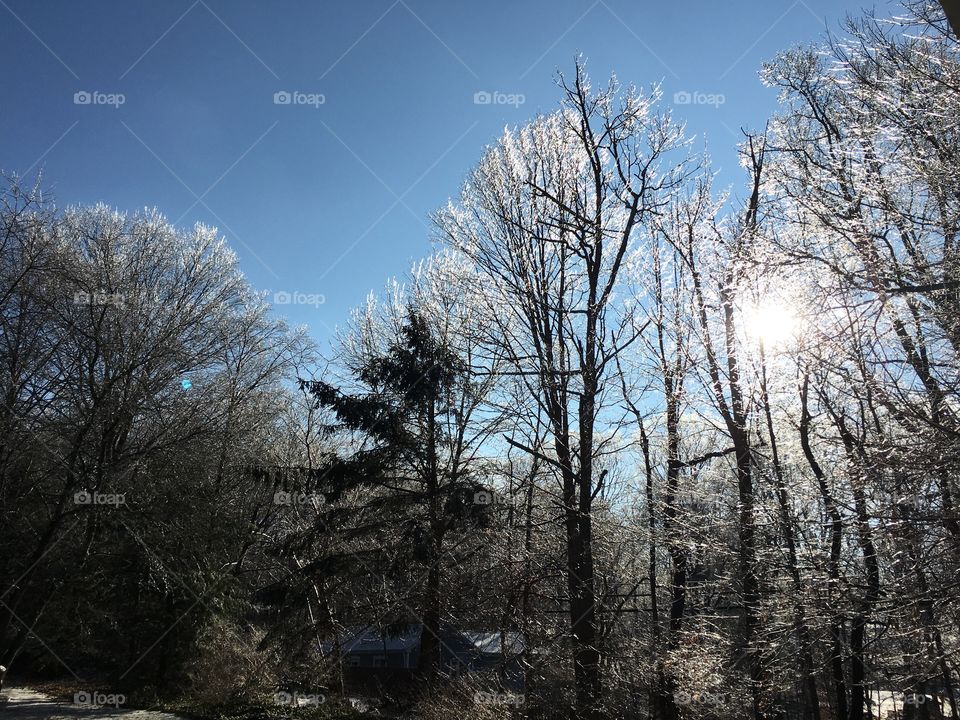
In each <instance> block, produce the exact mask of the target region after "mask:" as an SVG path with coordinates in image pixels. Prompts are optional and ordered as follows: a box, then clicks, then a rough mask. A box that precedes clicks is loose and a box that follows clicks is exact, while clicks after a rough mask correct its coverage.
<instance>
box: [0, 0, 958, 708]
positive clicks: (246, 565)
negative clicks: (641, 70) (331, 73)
mask: <svg viewBox="0 0 960 720" xmlns="http://www.w3.org/2000/svg"><path fill="white" fill-rule="evenodd" d="M571 70H572V72H569V73H566V74H561V75H560V76H559V78H558V88H559V92H558V94H559V106H558V109H557V110H556V111H555V112H552V113H550V114H547V115H543V116H540V117H536V118H534V119H532V120H530V121H529V122H528V123H526V124H525V125H522V126H520V127H516V128H512V129H508V130H506V131H505V132H504V133H503V135H502V136H501V137H499V138H498V139H496V140H495V141H494V142H493V143H492V144H491V145H490V146H488V147H487V148H486V149H485V150H484V151H483V153H482V156H481V157H480V159H479V162H478V163H477V164H476V166H475V167H474V168H473V169H472V170H470V171H469V173H468V174H467V176H466V179H465V181H464V183H463V186H462V188H461V189H460V190H459V192H458V193H457V194H456V195H455V196H454V197H453V199H452V200H451V202H450V203H449V205H447V206H446V207H444V208H442V209H440V210H439V211H438V212H437V213H436V214H435V216H434V218H433V226H434V228H435V237H434V238H432V240H434V241H435V242H436V248H437V249H436V253H435V254H434V255H433V256H431V257H429V258H427V259H425V260H423V261H422V262H421V263H418V264H417V265H416V266H415V267H413V268H412V269H410V270H409V272H408V273H407V274H406V275H405V276H404V277H403V278H402V280H399V281H396V282H390V283H388V284H387V285H386V287H385V288H383V289H382V290H379V291H376V292H374V293H372V294H371V296H370V299H369V301H368V302H367V304H366V305H364V306H363V307H360V308H358V309H357V310H356V311H355V313H354V314H353V316H352V318H351V320H350V322H349V323H347V324H346V325H345V326H344V327H343V328H342V329H341V331H340V333H339V336H338V337H337V339H336V342H335V343H334V345H333V346H332V347H331V348H330V349H323V348H318V347H316V346H315V345H314V344H313V343H312V342H311V340H310V339H309V335H308V334H307V333H306V332H305V331H303V330H294V329H291V328H289V327H288V326H287V325H286V324H285V323H284V322H282V321H281V320H278V319H277V316H276V315H275V314H274V313H273V311H272V310H271V308H270V304H269V303H268V301H267V300H268V298H267V297H266V295H265V294H263V293H259V292H257V291H256V290H255V289H253V288H251V287H250V286H249V284H248V283H247V281H246V280H245V279H244V277H243V275H242V274H241V272H240V270H239V268H238V265H237V260H236V258H235V256H234V255H233V254H232V252H231V251H230V250H229V249H228V248H227V247H226V245H225V244H224V242H223V241H222V239H220V238H219V235H218V233H217V232H216V231H215V230H213V229H210V228H206V227H196V228H193V229H183V228H178V227H173V226H171V225H170V224H169V223H168V221H167V220H166V219H165V218H164V217H163V216H162V215H160V214H159V213H153V212H150V213H143V214H137V215H123V214H120V213H118V212H115V211H113V210H111V209H109V208H107V207H103V206H96V207H74V208H67V209H61V208H59V207H57V206H55V205H54V203H53V201H52V200H51V199H50V198H49V197H48V196H47V195H46V194H45V193H44V187H43V185H42V182H40V183H37V184H36V185H34V184H33V183H29V184H24V182H23V181H20V180H17V179H16V178H11V179H8V182H7V184H6V187H5V190H4V192H3V202H2V207H0V248H2V253H0V306H2V312H0V323H2V325H0V366H2V368H0V382H2V385H0V392H2V402H0V516H2V522H0V580H2V587H0V592H2V596H0V664H3V665H6V666H8V667H9V668H10V673H11V676H19V677H25V678H31V677H68V678H73V679H83V680H84V681H89V680H91V679H94V680H95V681H96V682H99V683H100V684H101V685H100V686H101V687H105V688H106V687H111V688H121V689H123V690H124V691H126V692H127V693H129V694H130V696H131V697H133V698H138V699H139V701H140V702H141V703H148V704H149V703H153V702H158V701H164V700H166V701H170V700H178V701H182V700H183V699H184V698H188V699H190V701H191V702H193V703H195V704H197V705H198V706H199V705H204V706H206V705H216V704H220V703H229V702H236V701H238V700H240V699H246V700H248V701H250V702H261V701H264V698H269V697H270V694H271V693H273V692H275V691H276V689H277V688H285V687H293V686H296V687H299V688H322V689H323V691H324V692H325V693H326V695H327V699H328V702H327V703H325V704H324V707H322V708H320V709H318V710H317V712H322V713H326V714H327V715H329V716H330V717H335V716H336V717H339V716H340V715H336V713H344V715H343V716H346V714H347V713H349V712H351V711H350V710H348V709H347V706H346V705H345V704H344V703H343V702H341V701H342V698H343V697H344V696H346V695H349V694H350V689H349V687H347V684H346V683H345V681H344V673H343V668H342V662H340V661H339V658H338V656H337V652H336V651H334V652H332V653H331V652H322V651H321V648H322V647H329V645H330V644H331V643H332V644H333V647H334V649H335V650H336V646H337V639H338V638H340V637H342V634H343V633H344V632H345V631H346V630H347V629H349V628H353V627H357V626H358V625H359V626H363V625H370V626H373V627H377V628H383V629H386V628H390V627H398V626H402V625H403V624H404V623H422V626H423V635H422V645H421V649H420V663H419V666H418V668H417V671H416V673H415V674H414V675H413V676H412V677H411V678H409V679H408V681H407V682H405V683H401V684H400V686H394V687H385V688H384V689H383V690H382V692H381V693H380V697H379V698H378V699H377V702H381V703H383V704H384V707H388V706H389V707H391V708H393V709H401V710H403V709H405V710H407V711H409V712H417V713H419V716H420V717H425V718H449V717H460V718H464V719H465V720H466V719H468V718H487V717H489V718H493V717H497V718H499V717H530V718H549V717H557V718H559V717H573V718H577V719H580V720H588V719H591V720H592V719H594V718H623V719H625V720H626V719H627V718H654V719H656V720H676V719H677V718H688V719H689V718H722V719H728V718H729V719H731V720H732V719H734V718H751V719H754V720H761V719H774V718H777V719H779V718H800V719H802V720H814V719H816V718H832V719H836V720H864V719H865V718H868V717H873V716H876V714H877V712H878V707H876V704H877V701H878V697H880V695H878V693H881V694H883V693H886V694H892V696H893V697H895V698H896V699H897V701H896V705H897V713H898V714H897V717H902V718H934V717H941V716H940V715H939V714H938V713H939V709H938V708H939V707H940V706H942V708H943V711H944V713H945V715H944V716H945V717H951V718H953V720H958V719H960V654H958V653H960V615H958V614H960V592H958V583H960V510H958V503H960V497H958V494H960V484H958V481H957V473H958V470H960V361H958V351H960V290H958V285H960V283H958V266H960V246H958V245H960V42H958V39H957V37H956V36H955V35H953V33H952V31H951V29H950V26H949V25H948V24H947V22H946V19H945V17H944V15H943V11H942V9H941V8H940V6H939V5H938V4H936V3H933V4H929V3H925V2H916V3H910V4H908V5H907V6H905V7H903V8H901V9H900V16H899V17H895V18H890V19H879V18H874V17H872V16H863V17H860V18H855V19H852V20H850V21H849V23H848V24H847V26H846V27H844V28H843V29H842V32H838V33H837V34H836V35H835V36H834V37H833V38H831V39H830V40H829V41H828V42H826V43H824V44H821V45H818V46H811V47H804V48H795V49H790V50H787V51H785V52H783V53H782V54H781V55H779V56H777V57H776V58H774V59H773V60H771V61H770V62H769V63H768V64H766V65H765V66H764V67H763V68H762V71H761V78H762V80H763V82H764V83H766V84H767V85H769V86H770V87H771V88H775V89H776V91H777V92H779V96H780V105H779V111H778V112H777V114H776V115H775V116H773V117H771V118H769V120H768V121H767V122H766V123H765V124H764V123H763V121H762V120H761V124H760V128H759V129H758V130H755V131H748V132H745V133H744V136H743V142H742V144H741V146H740V155H741V158H742V167H743V182H742V184H741V185H740V186H738V187H735V188H732V189H731V190H729V191H728V190H726V189H723V188H718V187H716V186H715V185H714V183H713V177H714V171H713V169H711V165H710V161H709V158H708V156H707V155H706V153H705V149H704V147H703V144H702V141H700V140H698V139H696V138H690V137H689V136H688V134H687V132H686V131H685V128H684V125H683V122H682V118H681V117H679V116H678V113H677V112H676V111H671V109H670V107H669V104H668V103H666V102H664V101H663V99H662V98H661V97H660V92H659V90H658V89H657V88H655V87H654V88H651V89H650V90H647V91H642V90H634V89H633V88H630V87H625V86H622V85H620V84H618V83H617V82H616V81H611V82H610V83H608V84H597V83H596V82H592V81H591V80H590V79H589V78H588V75H587V72H586V70H585V67H584V65H583V63H577V64H576V66H575V67H574V68H572V69H571ZM626 71H627V72H629V69H626ZM755 121H756V119H755V118H745V119H744V122H755ZM448 625H452V626H457V627H461V628H482V629H495V630H498V631H502V632H504V633H506V632H510V633H521V634H522V637H523V638H524V646H523V651H522V657H521V661H522V663H523V666H524V669H525V675H526V681H525V685H524V687H523V691H522V695H519V696H517V695H513V694H507V693H504V694H496V692H494V691H496V690H497V688H496V687H495V682H494V683H493V685H491V680H490V678H479V677H476V676H473V675H471V674H469V673H467V674H459V675H456V676H451V675H450V673H447V672H445V669H444V667H443V666H442V664H441V663H440V657H441V639H440V638H441V628H442V627H445V626H448ZM384 631H386V630H384ZM325 644H326V645H325ZM479 690H483V691H485V692H488V691H489V692H493V694H487V695H479V696H478V695H477V692H478V691H479ZM478 697H480V698H481V699H483V698H487V701H483V702H480V701H478ZM491 698H492V699H491ZM324 716H326V715H324Z"/></svg>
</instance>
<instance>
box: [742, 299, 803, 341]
mask: <svg viewBox="0 0 960 720" xmlns="http://www.w3.org/2000/svg"><path fill="white" fill-rule="evenodd" d="M744 321H745V322H744V329H745V330H746V333H747V335H749V337H750V338H751V339H752V340H753V341H754V342H758V343H763V346H764V347H766V348H776V347H781V346H783V345H784V344H785V343H787V342H788V341H789V340H791V339H792V338H794V337H795V336H796V333H797V325H798V323H797V316H796V315H794V314H793V311H792V310H791V309H790V308H789V307H787V306H786V305H781V304H777V303H765V304H758V305H754V306H752V307H748V308H745V310H744Z"/></svg>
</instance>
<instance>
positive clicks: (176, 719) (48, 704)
mask: <svg viewBox="0 0 960 720" xmlns="http://www.w3.org/2000/svg"><path fill="white" fill-rule="evenodd" d="M0 711H2V717H3V718H4V720H7V719H8V718H9V720H70V719H71V718H116V719H117V720H120V719H121V718H122V720H183V718H181V716H179V715H171V714H169V713H163V712H154V711H150V710H126V709H124V708H114V707H99V708H94V707H84V706H79V705H74V704H72V703H68V702H62V701H59V700H56V699H55V698H53V697H51V696H49V695H46V694H44V693H41V692H37V691H36V690H30V689H29V688H21V687H11V688H7V689H5V690H4V691H3V695H2V696H0Z"/></svg>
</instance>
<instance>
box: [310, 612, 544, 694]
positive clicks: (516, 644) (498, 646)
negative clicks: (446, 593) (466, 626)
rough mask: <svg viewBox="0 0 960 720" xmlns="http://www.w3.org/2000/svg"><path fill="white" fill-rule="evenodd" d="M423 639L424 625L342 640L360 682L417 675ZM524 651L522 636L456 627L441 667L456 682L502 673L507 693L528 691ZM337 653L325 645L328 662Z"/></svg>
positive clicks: (448, 635) (447, 632) (443, 643)
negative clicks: (385, 676) (458, 677)
mask: <svg viewBox="0 0 960 720" xmlns="http://www.w3.org/2000/svg"><path fill="white" fill-rule="evenodd" d="M422 634H423V625H422V624H420V623H411V624H409V625H404V626H402V627H399V628H396V627H394V628H389V629H380V628H376V627H373V626H367V627H357V628H352V629H350V630H349V631H347V632H346V633H344V634H343V635H341V637H340V639H339V645H340V648H339V650H340V655H341V657H342V658H343V664H344V667H345V668H346V669H347V670H348V673H349V674H350V675H352V676H354V677H358V678H359V677H361V676H363V675H368V674H376V673H377V671H387V672H389V671H395V672H393V673H391V674H403V673H404V672H408V673H410V672H413V671H415V670H416V669H417V666H418V664H419V659H420V640H421V636H422ZM524 649H525V643H524V638H523V635H522V634H521V633H519V632H514V631H506V632H501V631H464V630H458V629H456V628H453V627H450V626H446V627H443V628H442V629H441V630H440V667H441V670H442V671H443V672H445V673H447V674H448V675H451V676H452V675H457V674H460V673H464V672H467V673H496V674H498V675H499V676H500V681H501V682H502V683H503V684H504V686H505V687H509V688H510V689H519V688H522V686H523V671H522V665H521V662H520V657H521V655H522V654H523V651H524ZM335 651H336V648H335V646H334V643H332V642H326V643H324V644H323V645H322V653H323V654H324V655H325V656H330V655H332V654H334V652H335ZM384 674H386V673H384Z"/></svg>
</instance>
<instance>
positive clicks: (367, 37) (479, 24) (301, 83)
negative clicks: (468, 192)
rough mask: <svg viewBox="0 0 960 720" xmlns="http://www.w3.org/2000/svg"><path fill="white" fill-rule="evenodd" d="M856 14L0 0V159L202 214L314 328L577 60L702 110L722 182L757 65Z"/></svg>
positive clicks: (848, 7)
mask: <svg viewBox="0 0 960 720" xmlns="http://www.w3.org/2000/svg"><path fill="white" fill-rule="evenodd" d="M865 6H869V5H868V3H867V2H851V1H850V0H797V1H796V2H791V1H790V0H784V1H783V2H763V1H761V0H743V1H741V2H734V3H719V2H716V1H715V0H711V1H710V2H707V1H703V0H688V1H687V2H672V3H653V2H649V3H638V2H635V1H634V2H631V1H630V0H596V1H594V0H549V1H548V0H536V1H525V2H523V1H521V2H517V1H516V0H514V1H513V2H510V1H508V0H492V1H490V2H478V3H466V2H452V1H451V0H445V1H441V0H396V1H395V0H356V1H354V2H337V3H334V2H328V1H327V0H309V1H308V0H297V1H286V0H282V1H281V0H273V1H268V0H196V1H194V0H167V1H165V2H129V0H91V1H90V2H82V3H81V2H75V1H74V0H0V53H2V55H0V57H2V60H3V64H4V67H5V68H6V69H5V71H4V73H3V76H2V79H0V84H2V94H0V137H2V138H3V143H2V146H0V169H2V170H3V171H4V172H6V173H18V174H21V175H25V176H26V177H28V178H33V177H34V176H35V175H36V173H37V172H38V171H40V170H42V171H43V176H44V182H43V184H44V186H45V187H46V188H47V189H50V190H52V191H53V193H54V194H55V196H56V199H57V202H58V204H61V205H67V204H73V203H92V202H100V201H102V202H105V203H107V204H109V205H111V206H115V207H117V208H120V209H122V210H137V209H140V208H143V207H157V208H158V209H160V210H161V211H162V212H164V213H165V214H166V215H167V217H168V218H170V219H171V220H173V221H176V222H177V223H178V224H182V225H192V224H193V223H194V222H197V221H202V222H205V223H208V224H211V225H215V226H217V227H219V228H220V230H221V232H223V234H224V235H225V236H226V237H227V239H228V241H229V242H230V244H231V246H232V247H233V248H234V249H235V250H236V252H237V253H238V255H239V257H240V262H241V266H242V268H243V270H244V272H245V273H246V275H247V276H248V278H249V279H250V281H251V282H252V283H253V285H254V286H256V287H257V288H259V289H263V290H269V291H271V292H278V291H285V292H289V293H302V294H304V295H315V296H321V295H322V296H323V299H324V302H323V304H302V305H285V306H282V307H278V308H277V309H278V311H279V312H280V313H281V314H282V315H285V316H286V317H288V318H289V320H290V321H291V322H292V323H294V324H307V325H309V327H310V330H311V332H312V334H313V335H314V336H315V337H316V338H318V339H320V340H321V341H322V340H325V339H326V338H328V337H329V336H330V335H331V333H332V329H333V328H334V327H335V326H336V325H337V324H341V323H343V321H344V320H345V319H346V318H347V316H348V313H349V311H350V309H351V308H352V307H354V306H356V305H357V304H358V303H360V302H362V300H363V299H364V297H365V296H366V294H367V292H368V291H369V290H371V289H379V288H380V287H381V286H382V284H383V282H384V280H385V279H386V278H387V277H389V276H393V275H402V274H403V273H404V272H405V271H406V270H407V268H408V267H409V265H410V263H411V262H412V261H414V260H416V259H419V258H421V257H423V256H425V255H426V254H428V253H429V252H430V247H431V246H430V231H429V221H428V215H429V214H430V213H431V212H432V211H433V210H435V209H436V208H437V207H439V206H440V205H442V204H444V203H445V202H446V200H447V198H448V197H450V196H452V195H454V194H456V192H457V189H458V187H459V185H460V182H461V180H462V178H463V177H464V175H465V173H466V172H467V171H468V169H469V168H470V167H471V166H472V165H473V164H474V163H475V162H476V161H477V159H478V158H479V156H480V153H481V151H482V149H483V147H484V145H486V144H488V143H490V142H491V141H492V140H493V139H494V138H495V137H496V136H497V135H498V134H499V133H500V131H501V130H502V129H503V127H504V126H506V125H515V124H518V123H522V122H523V121H525V120H526V119H528V118H530V117H532V116H534V115H535V114H536V113H537V112H540V111H550V110H553V109H554V108H555V107H556V104H557V101H558V98H559V93H558V91H557V88H556V87H555V86H554V84H553V79H554V74H555V72H556V71H557V70H558V69H560V70H563V71H566V72H569V71H570V70H571V68H572V66H573V61H574V57H575V56H576V55H577V54H578V53H582V54H583V55H584V56H585V57H586V58H587V60H588V69H589V71H590V72H591V74H592V76H593V77H594V80H595V82H599V81H601V80H605V79H606V78H607V77H608V76H609V74H610V73H611V72H612V71H615V72H616V73H617V75H618V77H619V78H620V79H621V81H623V82H624V83H634V84H636V85H638V86H648V85H650V84H652V83H656V82H662V83H663V90H664V99H665V102H666V103H670V104H672V103H673V100H674V96H675V93H682V92H686V93H690V94H691V97H693V98H695V99H697V100H699V101H700V102H697V103H690V104H679V105H675V107H674V109H675V112H676V113H677V114H678V116H680V117H682V118H685V119H686V120H687V122H688V128H689V130H690V132H691V133H693V134H696V135H697V136H698V137H700V138H706V142H707V144H708V147H709V149H710V153H711V155H712V157H713V159H714V162H715V164H716V165H717V166H718V167H719V168H720V170H721V181H722V182H723V183H724V184H727V183H735V182H737V181H738V180H739V179H740V178H739V174H738V171H737V167H736V152H735V147H736V142H737V141H738V139H739V128H741V127H747V128H757V127H762V125H763V122H764V120H765V118H766V117H767V116H768V115H769V114H770V112H771V111H773V109H774V108H775V102H776V99H775V93H774V92H773V91H772V90H769V89H765V88H763V87H762V86H761V84H760V82H759V80H758V79H757V70H758V68H759V65H760V63H761V62H762V61H763V60H764V59H766V58H769V57H771V56H772V55H773V54H774V53H776V52H777V51H778V50H780V49H782V48H785V47H788V46H790V45H793V44H796V43H807V42H812V41H815V40H817V39H819V38H820V37H821V36H822V35H823V33H824V30H825V28H826V27H829V28H831V29H836V27H837V23H838V22H839V21H840V20H841V19H842V18H843V17H844V15H845V14H847V13H853V14H857V13H859V11H860V10H861V9H862V8H863V7H865ZM878 12H879V13H880V14H885V13H889V12H891V7H890V6H888V5H880V6H879V7H878ZM278 92H288V93H294V92H296V93H300V94H299V95H296V96H294V95H291V96H290V97H291V102H290V103H289V104H276V103H275V102H274V96H275V93H278ZM478 92H488V93H501V95H499V96H497V98H498V100H500V101H503V102H492V103H489V104H477V103H475V94H476V93H478ZM77 93H88V95H86V96H85V95H79V96H78V95H76V94H77ZM94 93H96V94H94ZM118 95H122V96H123V98H122V99H123V102H122V104H119V98H118V97H117V96H118ZM521 95H522V96H523V103H522V104H517V103H516V102H513V103H511V101H513V100H519V98H518V97H516V96H521ZM721 95H722V100H723V102H722V103H718V102H714V103H711V102H709V100H710V98H709V96H721ZM320 96H322V100H323V102H322V103H321V102H320ZM510 96H514V97H510ZM85 99H89V100H90V102H89V103H83V100H85ZM281 99H282V96H281ZM714 99H717V98H716V97H715V98H714ZM77 100H79V101H80V102H77Z"/></svg>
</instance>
